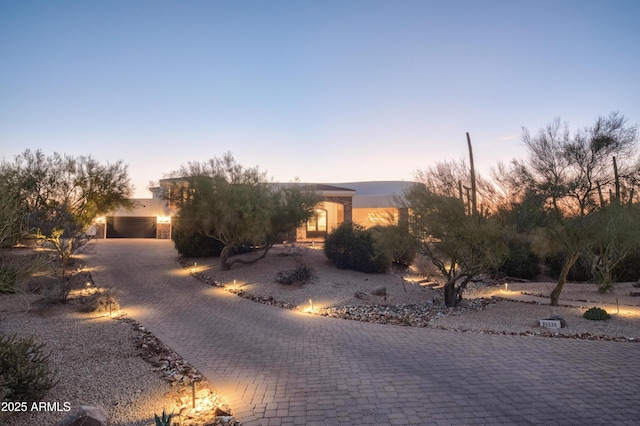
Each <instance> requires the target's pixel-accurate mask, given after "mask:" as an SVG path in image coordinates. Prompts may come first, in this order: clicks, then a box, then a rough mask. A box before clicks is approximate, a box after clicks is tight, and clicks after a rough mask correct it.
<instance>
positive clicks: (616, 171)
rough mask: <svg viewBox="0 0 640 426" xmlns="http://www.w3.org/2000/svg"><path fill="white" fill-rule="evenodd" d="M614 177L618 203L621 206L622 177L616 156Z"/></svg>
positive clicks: (614, 158)
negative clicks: (619, 173) (619, 174)
mask: <svg viewBox="0 0 640 426" xmlns="http://www.w3.org/2000/svg"><path fill="white" fill-rule="evenodd" d="M613 176H614V184H615V188H616V203H617V204H620V176H618V163H617V162H616V157H615V156H614V157H613Z"/></svg>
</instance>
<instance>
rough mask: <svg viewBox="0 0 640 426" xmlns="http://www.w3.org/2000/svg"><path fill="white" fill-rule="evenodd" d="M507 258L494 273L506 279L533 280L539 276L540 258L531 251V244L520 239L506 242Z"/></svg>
mask: <svg viewBox="0 0 640 426" xmlns="http://www.w3.org/2000/svg"><path fill="white" fill-rule="evenodd" d="M507 250H508V251H507V256H506V257H505V259H504V262H503V263H502V265H500V266H499V267H498V268H497V270H496V271H495V272H499V273H503V274H505V275H507V276H508V277H514V278H523V279H526V280H534V279H536V278H537V277H538V275H539V274H540V256H538V255H537V254H536V253H535V252H534V251H533V249H532V247H531V243H529V242H528V241H526V240H523V239H520V238H512V239H510V240H509V241H507Z"/></svg>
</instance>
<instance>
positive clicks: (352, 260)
mask: <svg viewBox="0 0 640 426" xmlns="http://www.w3.org/2000/svg"><path fill="white" fill-rule="evenodd" d="M324 254H325V255H326V256H327V258H328V259H329V260H331V261H332V262H333V263H334V264H335V265H336V266H337V267H338V268H340V269H353V270H356V271H361V272H386V271H388V270H389V268H390V267H391V255H390V254H389V253H386V252H385V251H383V250H381V249H380V248H379V247H376V245H375V242H374V237H373V231H372V230H371V229H365V228H364V227H363V226H361V225H358V224H354V223H352V222H344V223H342V224H341V225H340V226H338V227H337V228H336V229H335V230H334V231H333V232H332V233H331V234H329V235H328V236H327V239H326V240H325V242H324Z"/></svg>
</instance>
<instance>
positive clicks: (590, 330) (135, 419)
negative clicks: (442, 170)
mask: <svg viewBox="0 0 640 426" xmlns="http://www.w3.org/2000/svg"><path fill="white" fill-rule="evenodd" d="M294 250H301V249H300V248H296V249H292V248H291V247H276V248H274V250H273V251H272V252H270V254H269V255H268V256H267V257H266V258H265V259H263V260H262V261H260V262H258V263H256V264H254V265H234V267H233V268H232V269H231V270H230V271H221V270H220V269H219V266H218V260H217V259H215V258H209V259H196V260H193V259H182V260H181V261H182V263H183V265H184V267H185V268H186V269H189V272H191V273H192V274H194V275H196V276H198V277H199V278H200V279H201V280H203V281H205V282H208V283H210V284H212V285H219V286H224V287H225V288H227V290H229V291H230V292H235V293H238V294H239V295H241V296H243V297H247V298H252V299H256V300H257V301H259V302H261V303H267V304H271V305H273V306H274V308H273V309H279V306H282V307H285V308H289V309H297V310H301V311H307V312H309V314H317V315H327V316H336V317H342V318H352V319H357V320H360V321H369V322H378V323H386V324H389V325H386V326H397V325H400V326H416V327H431V328H438V329H446V330H455V331H464V332H476V333H505V334H518V335H523V336H531V337H523V338H546V337H571V338H586V339H608V340H609V339H611V340H619V341H621V343H620V344H636V342H638V340H639V339H640V314H639V312H640V306H639V305H640V300H638V299H639V298H637V297H636V298H634V297H630V296H629V292H630V291H631V289H632V288H634V287H632V284H631V283H624V284H616V286H615V289H614V290H613V292H611V293H607V294H605V295H601V294H599V293H598V292H597V289H596V285H594V284H573V283H571V284H567V286H566V287H565V290H564V292H563V297H562V298H561V302H566V303H567V305H568V304H569V303H575V304H577V305H579V306H559V307H551V306H548V305H546V304H544V303H545V300H544V299H537V298H535V297H534V296H540V295H548V294H549V292H550V290H551V288H553V283H515V282H509V283H508V286H507V287H508V291H506V290H505V286H504V282H490V283H483V282H477V283H474V284H472V285H471V286H470V288H469V290H468V291H467V292H466V293H465V299H466V300H465V302H464V303H463V305H462V306H461V307H460V308H456V309H449V308H446V307H444V306H443V303H442V297H441V294H440V290H439V289H438V288H437V286H435V288H433V287H434V285H431V286H429V285H427V284H429V283H431V284H433V281H432V282H429V281H425V280H426V278H427V277H425V276H424V275H420V274H419V273H418V272H420V271H416V270H409V271H402V270H394V271H393V272H392V273H389V274H364V273H359V272H354V271H347V270H338V269H336V268H335V267H333V266H332V265H331V264H330V263H329V262H328V261H327V260H326V258H325V257H324V255H323V253H322V251H321V250H318V249H309V248H307V249H304V256H306V257H307V259H308V260H309V262H310V264H311V265H312V266H313V268H314V271H315V278H313V279H312V280H311V281H309V282H307V283H305V284H295V285H282V284H277V283H276V282H275V280H274V277H275V275H276V274H277V273H278V272H279V271H283V270H287V269H291V268H293V260H292V257H291V255H292V253H293V251H294ZM245 256H251V255H250V254H249V255H245ZM177 260H178V258H177V257H176V261H177ZM194 263H197V264H194ZM423 272H424V271H423ZM431 278H434V279H437V277H435V276H432V277H431ZM234 281H235V283H234ZM419 281H422V283H421V284H419V283H418V282H419ZM81 284H83V285H84V283H81ZM79 287H81V286H79ZM378 287H385V289H386V295H384V296H373V295H371V292H372V290H374V289H376V288H378ZM356 293H358V297H356ZM515 297H520V298H522V299H523V300H524V301H514V300H507V299H505V298H515ZM41 299H42V296H41V295H38V294H27V293H25V294H9V295H7V294H3V295H0V332H1V333H2V334H12V333H17V334H18V335H20V336H35V337H36V339H37V340H38V341H41V342H45V343H46V349H47V350H49V351H51V353H52V355H51V361H52V364H53V365H54V366H55V368H56V369H57V370H58V372H59V375H58V377H59V379H60V381H59V383H58V385H57V386H56V387H54V388H53V389H52V390H51V391H50V392H49V394H48V395H47V397H46V399H47V401H51V402H59V403H61V405H62V403H64V402H68V403H70V405H71V406H72V407H76V406H78V405H96V404H97V405H101V406H103V407H105V408H106V409H107V410H108V412H109V414H110V416H111V424H112V425H152V424H153V415H154V413H158V414H160V413H161V412H162V410H163V409H166V410H167V412H171V411H174V412H177V411H178V410H180V409H181V408H184V406H185V401H186V400H185V398H184V392H185V390H184V388H185V387H184V386H180V385H179V384H178V385H172V384H171V383H172V381H171V380H167V374H166V373H167V371H168V369H167V368H164V369H163V366H162V365H160V366H159V365H158V361H159V359H155V360H154V359H151V358H152V357H150V356H149V355H148V351H145V350H144V349H145V348H143V347H142V345H143V344H145V345H147V346H149V341H148V340H145V339H149V336H148V333H147V332H146V330H144V329H143V328H141V327H140V326H139V325H137V324H136V323H135V322H133V321H130V320H123V319H116V318H115V317H116V316H117V314H116V313H112V316H113V317H114V318H111V317H110V316H109V314H108V313H107V314H105V313H83V312H81V308H82V307H83V306H84V304H83V303H82V297H81V290H78V292H76V293H74V294H73V297H72V299H71V300H70V301H68V302H67V303H65V304H61V305H46V304H43V303H42V302H41ZM541 302H542V304H540V303H541ZM596 304H606V305H608V306H616V304H617V306H616V308H618V307H619V311H620V313H619V314H618V313H617V309H614V310H611V309H607V310H608V311H609V312H610V313H611V314H612V319H611V320H609V321H589V320H586V319H584V318H583V317H582V313H583V312H584V311H585V310H586V308H588V307H591V306H594V305H596ZM627 312H628V313H627ZM125 314H126V313H125ZM551 315H558V316H561V317H562V318H563V319H564V320H565V321H566V322H567V327H565V328H562V329H560V330H549V329H545V328H542V327H540V326H539V325H538V320H540V319H543V318H546V317H549V316H551ZM381 326H382V325H381ZM145 336H146V337H145ZM145 342H146V343H145ZM178 362H179V363H180V366H181V367H186V368H188V367H189V365H188V363H187V362H186V361H183V360H180V359H178ZM194 374H195V375H197V372H194ZM174 381H175V380H174ZM212 386H213V387H215V383H212ZM180 389H182V392H179V391H180ZM181 398H182V400H181ZM209 398H210V399H216V398H217V396H216V395H215V393H214V394H211V395H209ZM217 402H218V404H219V405H221V406H223V407H225V406H224V404H225V401H223V400H220V401H217ZM225 408H230V411H232V410H233V407H225ZM65 414H66V412H63V411H48V412H31V413H26V414H25V413H19V414H14V415H12V416H10V417H9V416H7V415H6V413H0V423H2V424H6V425H9V426H20V425H30V424H55V423H56V422H57V421H59V420H60V419H62V418H63V417H64V416H65ZM2 416H4V417H2ZM222 418H223V419H224V420H229V418H228V417H225V416H222ZM220 422H221V421H220Z"/></svg>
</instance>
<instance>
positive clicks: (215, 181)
mask: <svg viewBox="0 0 640 426" xmlns="http://www.w3.org/2000/svg"><path fill="white" fill-rule="evenodd" d="M172 175H173V176H174V178H175V179H174V185H173V187H172V188H171V189H170V190H169V194H168V197H169V202H170V203H172V204H173V205H175V206H176V207H177V209H178V218H179V220H180V224H181V225H180V226H181V227H182V230H183V232H186V233H195V232H202V233H203V234H204V235H206V236H208V237H210V238H213V239H215V240H218V241H220V242H221V243H222V244H223V245H224V248H223V249H222V252H221V254H220V264H221V268H222V269H223V270H229V269H230V268H231V266H232V265H233V264H234V263H253V262H256V261H258V260H259V259H262V258H264V257H265V256H266V255H267V252H268V251H269V249H270V248H271V247H273V245H274V244H275V243H276V242H277V240H278V238H279V236H280V235H281V234H282V233H286V232H288V231H291V230H292V229H295V228H296V227H298V226H299V225H300V224H302V223H304V222H305V221H306V220H308V218H309V217H310V216H311V214H312V213H313V207H314V206H315V204H316V203H317V202H318V201H319V198H318V196H317V195H316V194H315V192H313V191H307V190H305V189H304V188H302V187H301V186H299V185H296V184H291V185H288V186H286V185H285V186H277V185H272V184H271V183H270V182H269V181H268V180H267V177H266V174H265V173H264V172H261V171H260V170H259V168H258V167H253V168H245V167H243V166H241V165H240V164H238V163H236V161H235V160H234V158H233V156H232V155H231V153H227V154H225V155H224V156H223V157H222V158H212V159H210V160H209V161H206V162H191V163H188V164H187V165H185V166H183V167H182V168H181V169H180V170H179V171H177V172H174V173H173V174H172ZM244 244H250V245H252V246H259V247H261V248H262V249H263V250H262V254H261V255H260V256H258V257H255V258H254V259H250V260H245V259H238V258H236V259H233V260H230V256H231V254H232V253H233V252H234V250H236V249H238V248H239V247H240V246H241V245H244Z"/></svg>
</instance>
